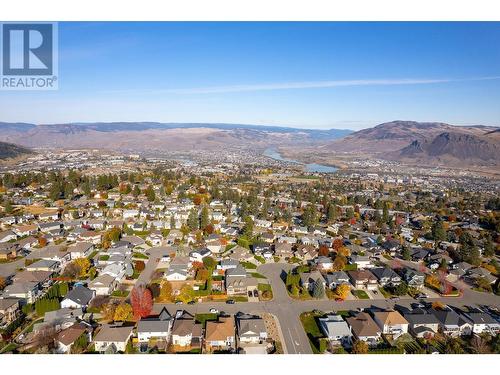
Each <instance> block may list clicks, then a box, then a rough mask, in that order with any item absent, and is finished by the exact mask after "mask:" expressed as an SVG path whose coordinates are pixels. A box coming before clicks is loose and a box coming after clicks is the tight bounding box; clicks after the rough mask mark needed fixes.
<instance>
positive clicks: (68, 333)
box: [54, 323, 92, 353]
mask: <svg viewBox="0 0 500 375" xmlns="http://www.w3.org/2000/svg"><path fill="white" fill-rule="evenodd" d="M84 335H85V336H87V342H91V341H92V333H91V328H90V327H89V326H88V325H86V324H83V323H75V324H73V325H72V326H71V327H68V328H66V329H63V330H62V331H60V332H59V333H58V334H57V336H56V338H55V339H54V342H55V345H56V350H57V352H58V353H71V348H72V346H73V344H74V343H75V342H76V341H77V340H78V339H79V338H80V337H82V336H84Z"/></svg>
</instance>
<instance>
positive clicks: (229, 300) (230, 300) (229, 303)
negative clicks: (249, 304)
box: [226, 299, 235, 305]
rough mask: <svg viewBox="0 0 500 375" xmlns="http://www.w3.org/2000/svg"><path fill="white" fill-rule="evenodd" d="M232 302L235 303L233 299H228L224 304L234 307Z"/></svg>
mask: <svg viewBox="0 0 500 375" xmlns="http://www.w3.org/2000/svg"><path fill="white" fill-rule="evenodd" d="M234 302H235V301H234V299H228V300H227V301H226V303H227V304H228V305H234Z"/></svg>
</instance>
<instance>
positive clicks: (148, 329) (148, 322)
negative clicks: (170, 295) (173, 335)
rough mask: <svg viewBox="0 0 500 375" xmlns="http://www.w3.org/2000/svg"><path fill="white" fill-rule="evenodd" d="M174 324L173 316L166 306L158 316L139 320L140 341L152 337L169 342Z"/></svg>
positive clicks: (145, 340)
mask: <svg viewBox="0 0 500 375" xmlns="http://www.w3.org/2000/svg"><path fill="white" fill-rule="evenodd" d="M172 325H173V318H172V316H171V315H170V314H169V313H168V311H167V309H166V308H165V307H164V308H163V309H162V310H161V312H160V314H159V315H158V316H155V317H147V318H142V319H141V320H139V322H137V339H138V341H139V342H140V343H144V342H148V341H149V340H151V339H155V340H162V341H165V342H168V341H169V339H170V332H171V330H172Z"/></svg>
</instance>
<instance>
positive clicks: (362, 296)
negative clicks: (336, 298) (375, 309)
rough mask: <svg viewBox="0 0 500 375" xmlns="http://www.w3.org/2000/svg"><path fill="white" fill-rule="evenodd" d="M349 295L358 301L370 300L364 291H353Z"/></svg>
mask: <svg viewBox="0 0 500 375" xmlns="http://www.w3.org/2000/svg"><path fill="white" fill-rule="evenodd" d="M351 293H352V294H353V295H354V296H355V297H357V298H359V299H370V297H368V294H366V292H365V291H364V290H353V291H352V292H351Z"/></svg>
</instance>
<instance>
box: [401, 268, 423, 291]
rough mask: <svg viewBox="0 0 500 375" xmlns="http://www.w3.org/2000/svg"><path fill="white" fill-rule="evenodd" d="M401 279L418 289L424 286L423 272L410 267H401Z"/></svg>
mask: <svg viewBox="0 0 500 375" xmlns="http://www.w3.org/2000/svg"><path fill="white" fill-rule="evenodd" d="M402 276H403V280H404V281H405V282H406V283H407V284H408V286H410V287H413V288H417V289H420V288H422V287H423V286H424V282H425V273H423V272H420V271H417V270H414V269H411V268H403V270H402Z"/></svg>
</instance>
